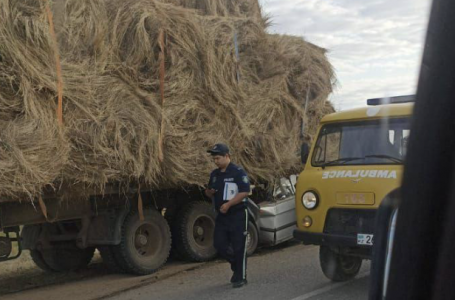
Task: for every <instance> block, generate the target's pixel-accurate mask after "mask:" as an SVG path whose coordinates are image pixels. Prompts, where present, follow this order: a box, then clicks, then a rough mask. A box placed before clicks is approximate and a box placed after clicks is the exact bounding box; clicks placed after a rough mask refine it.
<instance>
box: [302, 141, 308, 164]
mask: <svg viewBox="0 0 455 300" xmlns="http://www.w3.org/2000/svg"><path fill="white" fill-rule="evenodd" d="M309 155H310V146H308V144H307V143H303V144H302V148H301V149H300V158H301V159H302V164H306V162H307V160H308V156H309Z"/></svg>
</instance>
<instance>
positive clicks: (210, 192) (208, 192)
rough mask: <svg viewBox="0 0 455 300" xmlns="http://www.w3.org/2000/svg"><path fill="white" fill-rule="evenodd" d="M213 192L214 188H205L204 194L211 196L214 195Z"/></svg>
mask: <svg viewBox="0 0 455 300" xmlns="http://www.w3.org/2000/svg"><path fill="white" fill-rule="evenodd" d="M215 193H216V190H214V189H206V190H205V194H206V195H207V197H209V198H212V197H213V196H215Z"/></svg>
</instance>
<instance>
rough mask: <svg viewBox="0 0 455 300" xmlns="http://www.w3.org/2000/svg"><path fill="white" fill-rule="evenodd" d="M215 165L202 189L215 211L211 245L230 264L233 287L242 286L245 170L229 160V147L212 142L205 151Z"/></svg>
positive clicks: (244, 250)
mask: <svg viewBox="0 0 455 300" xmlns="http://www.w3.org/2000/svg"><path fill="white" fill-rule="evenodd" d="M207 152H208V153H210V154H211V155H212V158H213V161H214V163H215V164H216V166H217V167H218V169H215V170H214V171H213V172H212V173H211V174H210V181H209V184H208V188H207V189H206V191H205V193H206V195H207V197H209V198H211V199H212V201H213V203H214V206H215V210H216V211H217V212H218V215H217V217H216V222H215V233H214V246H215V248H216V249H217V251H218V253H219V254H220V256H221V257H223V258H224V259H226V260H227V261H228V262H229V263H230V264H231V270H232V271H233V275H232V278H231V283H232V286H233V287H234V288H239V287H242V286H243V285H245V284H246V283H247V279H246V237H247V233H248V210H247V202H246V198H247V197H248V195H249V193H250V183H249V180H248V176H247V174H246V173H245V171H244V170H243V169H242V168H240V167H238V166H236V165H235V164H233V163H231V158H230V154H229V148H228V146H226V145H225V144H216V145H215V146H214V147H213V148H212V149H210V150H208V151H207Z"/></svg>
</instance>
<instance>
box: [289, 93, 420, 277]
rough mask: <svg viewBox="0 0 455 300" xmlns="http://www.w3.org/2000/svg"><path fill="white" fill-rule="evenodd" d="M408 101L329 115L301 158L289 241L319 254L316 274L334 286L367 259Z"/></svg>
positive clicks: (399, 150) (396, 174) (392, 175)
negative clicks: (294, 225) (302, 163)
mask: <svg viewBox="0 0 455 300" xmlns="http://www.w3.org/2000/svg"><path fill="white" fill-rule="evenodd" d="M408 101H409V96H406V97H405V96H401V97H395V98H389V99H388V100H387V102H388V103H389V104H384V102H385V101H383V100H381V99H373V100H370V101H369V103H370V104H371V105H369V106H368V107H365V108H359V109H354V110H349V111H343V112H339V113H334V114H331V115H328V116H326V117H325V118H323V119H322V120H321V124H320V127H319V129H318V134H317V138H316V140H315V143H314V144H313V146H312V147H311V149H310V150H309V151H306V153H305V150H303V152H304V153H302V159H303V160H304V161H306V164H305V169H304V171H303V172H302V173H301V174H300V176H299V178H298V182H297V185H296V198H295V202H296V216H297V229H296V230H295V231H294V238H296V239H297V240H300V241H302V242H303V243H304V244H307V245H317V246H320V253H319V254H320V255H319V257H320V265H321V269H322V271H323V273H324V275H325V276H326V277H327V278H329V279H331V280H333V281H345V280H348V279H351V278H353V277H355V276H356V275H357V274H358V272H359V270H360V267H361V264H362V261H363V259H369V258H370V257H371V249H372V245H373V242H374V226H375V216H376V211H377V208H378V207H379V205H380V203H381V201H382V200H383V199H384V198H385V197H386V196H387V195H388V194H389V193H391V192H393V191H395V190H397V189H398V188H399V187H400V184H401V178H402V173H403V162H404V159H405V156H406V148H407V140H408V136H409V133H410V126H411V122H410V119H411V114H412V109H413V104H412V103H407V102H408ZM394 102H395V103H394ZM302 149H309V147H308V146H305V145H304V147H302Z"/></svg>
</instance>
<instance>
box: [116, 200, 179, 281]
mask: <svg viewBox="0 0 455 300" xmlns="http://www.w3.org/2000/svg"><path fill="white" fill-rule="evenodd" d="M111 250H112V254H113V256H114V261H115V262H116V263H118V266H119V267H120V269H121V270H123V271H124V272H126V273H129V274H134V275H147V274H151V273H153V272H155V271H156V270H157V269H159V268H160V267H161V266H162V265H164V264H165V263H166V261H167V258H168V257H169V253H170V250H171V232H170V229H169V225H168V224H167V222H166V220H165V219H164V217H163V216H162V215H161V214H160V213H159V212H158V211H156V210H152V209H144V220H143V221H141V220H140V217H139V213H138V212H137V211H132V212H130V213H129V214H128V215H127V216H126V218H125V220H124V222H123V225H122V230H121V242H120V244H119V245H116V246H111Z"/></svg>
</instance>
